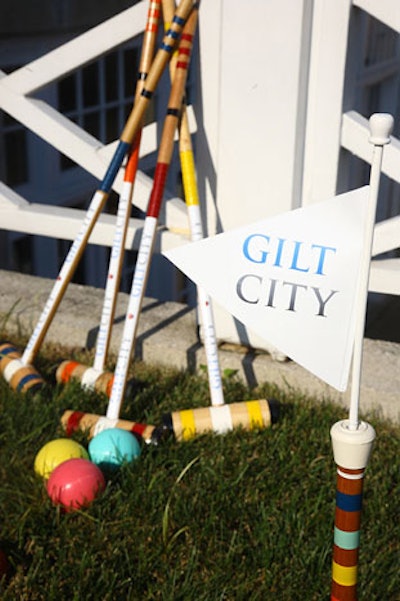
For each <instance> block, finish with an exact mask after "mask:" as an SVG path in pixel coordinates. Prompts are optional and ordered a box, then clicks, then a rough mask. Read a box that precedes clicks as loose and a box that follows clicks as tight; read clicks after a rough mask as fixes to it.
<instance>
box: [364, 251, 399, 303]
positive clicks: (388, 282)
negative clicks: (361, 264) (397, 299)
mask: <svg viewBox="0 0 400 601" xmlns="http://www.w3.org/2000/svg"><path fill="white" fill-rule="evenodd" d="M369 290H370V291H371V292H380V293H383V294H397V295H400V259H385V260H382V261H372V262H371V272H370V278H369Z"/></svg>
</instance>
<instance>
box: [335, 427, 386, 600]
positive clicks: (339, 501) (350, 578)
mask: <svg viewBox="0 0 400 601" xmlns="http://www.w3.org/2000/svg"><path fill="white" fill-rule="evenodd" d="M331 438H332V446H333V454H334V459H335V463H336V466H337V481H336V482H337V483H336V509H335V528H334V537H333V558H332V586H331V601H357V571H358V549H359V542H360V522H361V509H362V496H363V484H364V474H365V469H366V467H367V464H368V460H369V455H370V453H371V449H372V445H373V441H374V440H375V430H374V429H373V427H372V426H370V425H369V424H367V423H365V422H360V424H359V427H358V429H357V430H352V429H350V427H349V421H348V420H344V421H341V422H338V423H336V424H334V426H333V427H332V428H331Z"/></svg>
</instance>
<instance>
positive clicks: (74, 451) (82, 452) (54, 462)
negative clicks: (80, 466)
mask: <svg viewBox="0 0 400 601" xmlns="http://www.w3.org/2000/svg"><path fill="white" fill-rule="evenodd" d="M79 458H80V459H89V454H88V452H87V450H86V449H85V447H84V446H82V445H81V444H79V443H78V442H76V441H75V440H72V439H71V438H56V439H55V440H51V441H50V442H47V443H46V444H45V445H44V446H43V447H42V448H41V449H40V451H39V452H38V454H37V455H36V457H35V463H34V469H35V472H36V473H37V474H38V475H39V476H42V478H44V479H45V480H47V479H48V478H50V475H51V473H52V471H53V470H54V468H55V467H57V466H58V465H60V463H63V462H64V461H67V460H68V459H79Z"/></svg>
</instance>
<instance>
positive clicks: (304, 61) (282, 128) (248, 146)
mask: <svg viewBox="0 0 400 601" xmlns="http://www.w3.org/2000/svg"><path fill="white" fill-rule="evenodd" d="M353 8H357V9H360V10H363V11H365V12H366V13H368V14H370V15H372V16H373V17H374V18H376V19H378V20H380V21H382V22H383V23H385V24H386V25H388V26H389V27H391V28H392V29H393V30H394V31H397V32H400V3H399V2H398V0H379V2H377V1H376V0H335V1H333V0H300V1H299V2H297V0H296V2H294V0H270V1H269V2H268V3H265V2H264V0H248V1H247V2H246V3H243V2H242V0H232V1H231V0H230V2H229V3H228V2H224V0H213V1H212V2H211V1H210V0H203V2H202V6H201V10H200V44H199V48H200V61H199V63H200V66H199V72H200V78H201V100H200V101H197V106H196V104H195V114H196V117H197V119H198V122H197V123H196V122H195V118H194V113H193V112H192V113H191V115H190V116H191V127H192V130H193V131H194V130H195V129H197V131H198V136H197V139H196V151H197V165H198V173H199V181H200V186H201V192H202V200H203V201H205V205H206V209H205V217H206V222H207V223H206V230H207V232H208V233H209V234H212V233H215V232H216V231H218V228H219V226H222V228H223V229H229V228H231V227H234V226H235V225H238V224H243V223H245V222H249V221H254V220H256V219H258V218H261V217H266V216H268V215H269V214H273V213H276V212H278V211H284V210H289V209H290V208H294V207H296V206H300V205H302V204H303V205H304V204H307V203H308V202H313V201H316V200H323V199H325V198H328V197H330V196H332V195H334V194H335V193H336V191H337V190H336V185H337V176H338V169H339V153H340V149H341V148H345V149H346V150H348V151H350V152H352V153H354V154H355V155H356V156H358V157H360V158H361V159H362V160H364V161H366V162H367V163H368V162H369V161H370V156H371V146H370V144H369V143H368V124H367V120H366V119H365V118H364V117H362V116H361V115H360V114H359V113H356V112H355V111H354V110H347V111H346V112H345V113H343V90H344V73H345V66H346V59H347V51H348V43H347V42H348V40H347V36H348V31H349V22H350V15H351V11H352V9H353ZM146 11H147V2H145V1H144V0H143V1H142V2H139V3H138V4H135V5H134V6H133V7H132V8H129V9H127V10H126V11H123V12H122V13H120V14H119V15H116V16H115V17H113V18H111V19H109V20H107V21H106V22H104V23H102V24H101V25H99V26H97V27H95V28H93V29H92V30H90V31H88V32H87V33H84V34H82V35H81V36H78V37H77V38H75V39H74V40H72V41H70V42H67V43H66V44H64V45H62V46H61V47H59V48H58V49H56V50H53V51H51V52H49V53H48V54H46V55H44V56H42V57H41V58H39V59H37V60H35V61H32V62H31V63H30V64H28V65H25V66H24V67H22V68H20V69H18V70H16V71H15V72H13V73H11V74H10V75H6V74H4V73H2V74H1V77H0V108H1V109H4V110H5V111H6V112H8V113H9V114H10V115H12V116H13V117H14V118H15V119H17V120H18V121H20V122H21V123H22V124H24V125H25V126H26V127H28V128H29V129H31V130H32V131H34V132H36V133H37V134H38V135H39V136H41V137H42V138H44V139H45V140H47V141H48V142H49V144H51V145H53V146H54V147H55V148H57V149H58V150H60V151H61V152H63V153H64V154H66V155H67V156H69V157H70V158H71V159H72V160H73V161H75V162H76V163H78V164H80V165H81V166H82V167H83V168H84V169H86V170H87V171H88V172H89V173H91V174H93V175H94V176H95V177H96V178H98V179H101V178H102V176H103V175H104V171H105V169H106V166H107V164H108V160H109V158H110V157H111V156H112V154H113V150H114V144H110V145H107V146H103V145H102V144H101V143H100V142H99V141H98V140H96V139H95V138H93V137H92V136H90V135H88V134H87V132H85V131H84V130H82V129H81V128H79V127H78V126H76V125H75V124H74V123H72V122H71V121H69V120H68V119H66V118H65V117H64V116H63V115H61V114H60V113H59V112H57V111H56V110H54V109H53V108H52V107H50V106H49V105H48V104H46V103H44V102H43V101H41V100H38V99H36V98H32V97H31V94H33V93H34V92H36V91H38V90H40V89H41V88H42V87H44V86H46V85H47V84H49V83H51V82H55V81H56V80H58V79H60V78H62V77H64V76H65V75H67V74H68V73H70V72H72V71H73V70H75V69H77V68H79V67H81V66H82V65H84V64H86V63H87V62H89V61H91V60H93V59H95V58H97V57H100V56H101V55H103V54H105V53H106V52H108V51H110V50H111V49H112V48H114V47H116V46H118V45H120V44H122V43H124V42H126V41H127V40H129V39H131V38H133V37H134V36H136V35H139V34H140V33H141V32H142V29H143V23H144V22H145V16H146ZM255 14H257V16H258V18H257V19H254V18H251V17H250V15H255ZM263 32H264V34H263ZM239 42H240V43H239ZM243 48H245V50H243ZM394 116H395V118H399V116H398V115H394ZM249 125H250V129H249ZM156 147H157V141H156V125H155V124H153V125H150V126H147V127H146V128H145V130H144V132H143V142H142V147H141V152H142V154H143V155H145V154H147V153H150V152H154V151H155V150H156ZM399 166H400V142H399V140H398V139H396V138H393V139H392V143H391V144H390V145H389V147H388V148H387V150H386V151H385V158H384V164H383V172H384V173H385V174H387V175H388V176H389V177H390V178H392V179H393V180H394V181H396V182H400V168H399ZM151 183H152V182H151V179H150V178H149V177H147V176H146V175H145V174H144V173H141V172H139V173H138V177H137V185H136V188H135V199H134V201H135V204H136V205H137V206H138V207H139V208H141V209H142V210H145V209H146V204H147V201H148V197H149V192H150V189H151ZM120 184H121V177H119V178H117V180H116V182H115V190H116V191H117V192H118V191H119V188H120ZM82 218H83V213H82V212H81V211H79V210H76V209H68V208H64V207H56V206H49V205H40V204H36V203H35V204H32V203H28V202H27V201H26V200H25V199H23V198H21V197H20V196H18V195H17V194H16V193H15V191H13V190H11V189H10V188H8V187H7V186H6V185H5V184H1V183H0V219H1V227H2V228H3V229H6V230H7V229H9V230H12V231H22V232H26V233H34V234H43V235H46V236H54V237H64V238H65V237H68V238H69V239H73V238H74V237H75V235H76V232H77V229H78V227H79V224H80V223H81V220H82ZM162 223H163V225H164V226H165V227H164V228H162V229H161V232H160V238H159V240H160V247H162V248H168V247H170V246H173V245H175V244H180V243H182V237H181V233H185V232H186V228H187V218H186V210H185V206H184V203H183V202H182V201H181V199H173V200H172V201H169V202H168V203H167V204H166V214H165V215H164V216H163V222H162ZM399 227H400V217H398V216H397V217H393V218H391V219H389V220H387V221H385V222H381V223H379V224H377V226H376V229H375V239H374V256H375V255H378V254H381V253H383V252H387V251H390V250H393V249H398V248H399V247H400V233H399ZM140 228H141V222H140V220H134V219H132V220H131V224H130V229H129V234H128V239H127V247H128V248H135V247H136V245H137V242H138V238H139V234H140ZM112 235H113V217H111V216H109V215H102V216H101V218H100V220H99V223H98V225H97V226H96V227H95V230H94V232H93V234H92V237H91V242H93V243H95V244H106V245H110V244H111V242H112ZM370 289H371V290H374V291H379V292H384V293H388V294H400V259H397V258H395V259H387V260H385V261H373V263H372V272H371V281H370ZM216 321H217V334H218V337H219V338H220V339H224V340H231V341H234V342H244V343H250V344H251V345H252V346H256V347H261V348H263V347H265V343H264V341H262V340H260V339H259V338H258V337H257V336H253V334H249V333H245V332H244V331H242V330H240V331H238V328H237V324H233V323H232V318H231V317H230V316H228V315H226V314H225V313H224V312H223V311H219V310H218V309H217V311H216ZM266 348H267V350H270V349H268V346H267V347H266Z"/></svg>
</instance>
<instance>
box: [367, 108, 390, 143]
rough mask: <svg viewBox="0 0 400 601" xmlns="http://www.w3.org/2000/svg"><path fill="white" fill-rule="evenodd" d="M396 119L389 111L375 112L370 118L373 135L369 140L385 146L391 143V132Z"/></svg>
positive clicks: (370, 128)
mask: <svg viewBox="0 0 400 601" xmlns="http://www.w3.org/2000/svg"><path fill="white" fill-rule="evenodd" d="M393 125H394V119H393V116H392V115H389V113H374V114H373V115H371V117H370V119H369V130H370V132H371V135H370V137H369V141H370V143H371V144H374V145H375V146H384V145H385V144H389V143H390V134H391V133H392V131H393Z"/></svg>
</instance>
